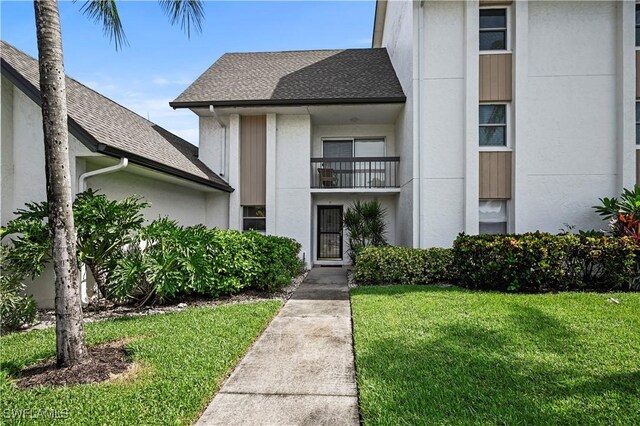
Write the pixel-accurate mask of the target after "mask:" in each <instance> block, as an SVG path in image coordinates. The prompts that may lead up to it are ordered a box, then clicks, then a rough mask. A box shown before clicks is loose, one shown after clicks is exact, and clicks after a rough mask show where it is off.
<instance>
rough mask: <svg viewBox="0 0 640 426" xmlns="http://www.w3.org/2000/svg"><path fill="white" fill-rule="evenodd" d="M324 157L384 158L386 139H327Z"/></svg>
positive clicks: (324, 144) (324, 145)
mask: <svg viewBox="0 0 640 426" xmlns="http://www.w3.org/2000/svg"><path fill="white" fill-rule="evenodd" d="M322 156H323V157H325V158H349V157H384V156H385V141H384V139H379V138H371V139H364V138H362V139H344V140H336V139H327V140H323V141H322Z"/></svg>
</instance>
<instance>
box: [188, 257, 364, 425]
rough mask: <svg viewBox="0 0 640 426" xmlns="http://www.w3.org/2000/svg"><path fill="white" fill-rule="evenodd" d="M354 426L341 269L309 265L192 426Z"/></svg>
mask: <svg viewBox="0 0 640 426" xmlns="http://www.w3.org/2000/svg"><path fill="white" fill-rule="evenodd" d="M337 424H339V425H347V426H348V425H358V424H359V416H358V397H357V389H356V378H355V369H354V363H353V348H352V337H351V306H350V304H349V289H348V286H347V278H346V270H345V269H343V268H314V269H312V270H311V272H310V273H309V275H307V278H306V279H305V280H304V282H303V283H302V284H301V285H300V287H299V288H298V289H297V290H296V292H295V293H294V294H293V296H292V297H291V299H290V300H289V301H288V302H287V303H286V304H285V305H284V307H283V308H282V310H281V311H280V313H279V314H278V315H277V316H276V317H275V318H274V320H273V321H272V322H271V324H270V325H269V326H268V327H267V329H266V330H265V331H264V333H262V336H260V338H258V340H257V341H256V343H255V344H254V345H253V347H252V348H251V349H250V350H249V352H248V353H247V355H246V356H245V357H244V359H243V360H242V361H241V362H240V364H239V365H238V366H237V367H236V369H235V370H234V372H233V373H232V374H231V376H230V377H229V378H228V379H227V381H226V382H225V383H224V385H223V386H222V388H221V389H220V391H219V392H218V394H217V395H216V397H215V398H214V399H213V401H211V404H210V405H209V407H207V409H206V411H205V412H204V414H203V415H202V417H201V418H200V420H199V421H198V423H197V425H225V426H229V425H337Z"/></svg>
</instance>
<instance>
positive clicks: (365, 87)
mask: <svg viewBox="0 0 640 426" xmlns="http://www.w3.org/2000/svg"><path fill="white" fill-rule="evenodd" d="M634 16H636V18H635V21H634ZM638 16H639V15H638V7H637V6H636V4H635V2H634V1H622V0H621V1H572V2H556V1H509V0H481V1H385V0H378V2H377V4H376V11H375V24H374V31H373V48H372V49H353V50H338V51H296V52H271V53H242V54H227V55H224V56H222V57H221V58H220V59H219V60H218V61H217V62H216V63H214V64H213V66H211V68H209V69H208V70H207V71H206V72H205V73H204V74H202V76H200V77H199V78H198V79H197V80H196V81H195V82H194V83H193V84H192V85H191V86H190V87H189V88H188V89H187V90H186V91H185V92H184V93H182V94H181V95H180V96H179V97H178V98H177V99H176V100H175V101H174V102H172V103H171V106H173V107H174V108H190V109H191V110H192V111H194V112H195V113H196V114H198V116H199V117H200V158H201V160H202V161H203V162H204V163H206V164H207V165H208V166H209V167H211V168H212V169H213V170H214V171H216V172H218V173H219V174H220V175H221V176H223V177H224V178H225V179H227V181H228V182H229V184H230V185H231V186H233V187H234V188H236V191H235V192H234V193H233V194H232V195H231V198H230V206H229V217H228V225H229V227H231V228H235V229H248V228H255V229H260V230H264V231H265V232H267V233H273V234H280V235H287V236H291V237H293V238H296V239H297V240H299V241H300V242H301V243H302V245H303V248H304V251H305V255H306V257H307V260H308V261H310V263H313V264H322V263H336V262H337V263H342V262H346V261H347V258H346V257H345V256H344V251H345V249H346V248H345V244H344V238H343V229H342V225H341V215H342V212H343V211H344V209H345V208H347V207H348V206H349V205H350V204H351V202H352V201H353V200H355V199H360V200H366V199H371V198H376V199H378V200H380V201H381V202H382V204H383V205H384V206H385V208H386V210H387V220H388V225H389V226H388V229H389V237H390V238H389V240H390V243H392V244H398V245H405V246H414V247H429V246H445V247H446V246H450V245H451V243H452V241H453V240H454V238H455V237H456V235H457V234H458V233H460V232H466V233H470V234H476V233H479V232H480V233H483V232H484V233H495V232H526V231H533V230H542V231H548V232H558V231H560V230H561V229H567V228H568V227H575V228H577V229H593V228H600V227H603V223H602V222H601V220H600V218H599V217H598V216H597V215H596V214H595V212H594V210H593V208H592V206H593V205H594V204H597V203H598V198H600V197H605V196H614V195H616V194H619V193H620V192H621V191H622V189H623V188H625V187H626V188H628V187H632V186H633V185H634V184H635V183H636V176H637V172H636V168H637V165H638V161H637V160H636V130H635V127H634V124H635V125H636V126H637V125H638V123H640V118H638V117H640V115H638V114H636V115H635V117H636V119H635V121H634V111H635V105H634V101H635V97H636V96H637V93H638V92H637V91H636V90H637V89H636V87H638V86H637V84H636V78H637V74H636V63H637V61H638V57H639V56H638V54H637V51H636V47H635V46H636V38H637V36H635V35H634V34H636V33H637V32H638V24H640V19H639V18H638Z"/></svg>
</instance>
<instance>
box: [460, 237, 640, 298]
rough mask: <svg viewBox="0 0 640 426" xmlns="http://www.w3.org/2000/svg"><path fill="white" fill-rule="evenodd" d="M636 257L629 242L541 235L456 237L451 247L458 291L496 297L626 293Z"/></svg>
mask: <svg viewBox="0 0 640 426" xmlns="http://www.w3.org/2000/svg"><path fill="white" fill-rule="evenodd" d="M637 256H638V246H637V245H636V244H635V243H634V241H633V240H632V239H630V238H626V237H625V238H617V237H607V236H593V237H591V236H586V235H573V234H561V235H551V234H546V233H541V232H535V233H528V234H520V235H477V236H470V235H465V234H460V235H459V236H458V238H457V239H456V241H455V242H454V246H453V258H454V269H455V271H456V275H457V280H458V283H459V285H461V286H463V287H471V288H477V289H483V290H499V291H522V292H545V291H563V290H583V289H592V290H610V289H613V288H620V289H629V288H631V287H632V285H633V284H632V283H633V282H634V281H633V280H634V277H635V275H636V274H637V272H636V265H637V262H638V257H637Z"/></svg>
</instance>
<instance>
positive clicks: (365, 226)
mask: <svg viewBox="0 0 640 426" xmlns="http://www.w3.org/2000/svg"><path fill="white" fill-rule="evenodd" d="M385 214H386V210H385V209H383V208H382V205H381V204H380V202H379V201H377V200H371V201H365V202H361V201H355V202H354V203H353V205H352V206H351V207H350V208H348V209H347V211H346V212H345V213H344V224H345V227H346V228H347V231H348V232H349V250H348V254H349V258H350V259H351V263H353V264H354V265H355V264H356V261H357V257H358V254H359V253H360V252H361V251H362V250H363V249H364V248H366V247H370V246H374V247H381V246H386V245H387V239H386V237H385V234H386V232H387V230H386V228H387V225H386V224H385V222H384V216H385Z"/></svg>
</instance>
